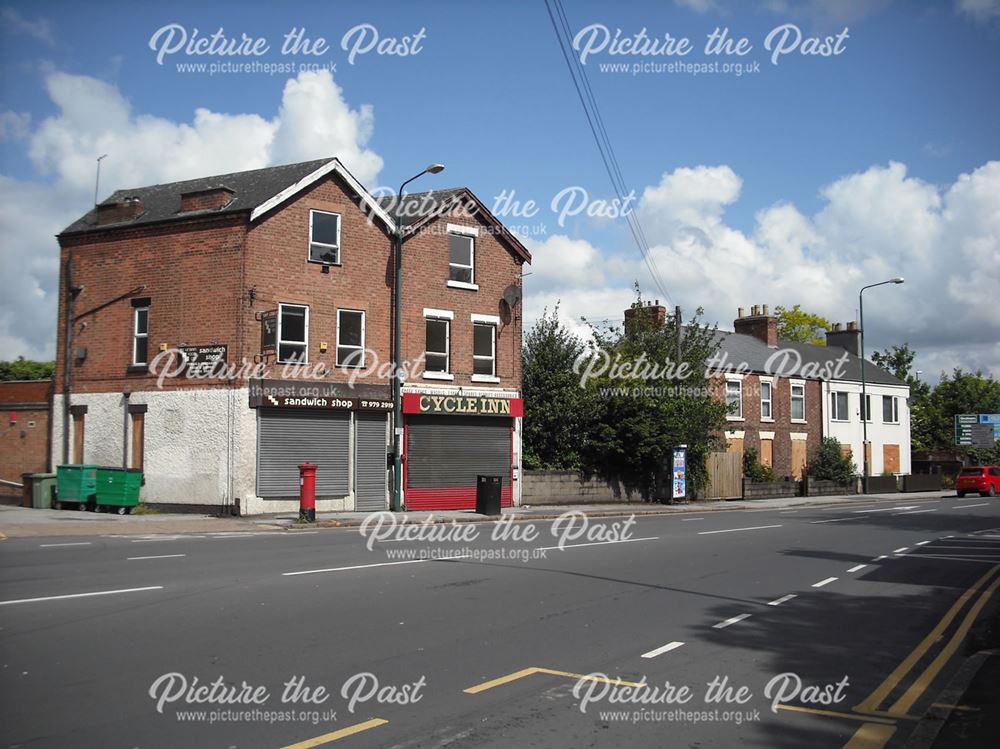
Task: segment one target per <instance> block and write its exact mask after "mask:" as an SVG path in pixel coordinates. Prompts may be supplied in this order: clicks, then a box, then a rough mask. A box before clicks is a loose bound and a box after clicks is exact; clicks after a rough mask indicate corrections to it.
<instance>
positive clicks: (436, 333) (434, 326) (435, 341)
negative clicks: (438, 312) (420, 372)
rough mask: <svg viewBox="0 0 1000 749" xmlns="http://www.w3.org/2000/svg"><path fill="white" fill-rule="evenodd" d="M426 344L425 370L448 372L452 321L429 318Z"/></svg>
mask: <svg viewBox="0 0 1000 749" xmlns="http://www.w3.org/2000/svg"><path fill="white" fill-rule="evenodd" d="M425 324H426V335H427V341H426V343H425V345H424V371H425V372H440V373H442V374H447V373H448V371H449V361H448V360H449V337H450V333H451V321H450V320H447V319H442V318H427V320H425Z"/></svg>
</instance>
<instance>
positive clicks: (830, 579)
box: [813, 577, 837, 588]
mask: <svg viewBox="0 0 1000 749" xmlns="http://www.w3.org/2000/svg"><path fill="white" fill-rule="evenodd" d="M836 579H837V578H835V577H828V578H826V580H820V581H819V582H818V583H813V587H814V588H822V587H823V586H824V585H829V584H830V583H832V582H834V581H835V580H836Z"/></svg>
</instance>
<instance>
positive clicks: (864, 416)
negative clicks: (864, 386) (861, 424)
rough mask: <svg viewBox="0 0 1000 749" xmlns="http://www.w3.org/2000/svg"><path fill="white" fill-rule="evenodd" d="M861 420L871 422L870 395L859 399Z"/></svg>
mask: <svg viewBox="0 0 1000 749" xmlns="http://www.w3.org/2000/svg"><path fill="white" fill-rule="evenodd" d="M861 420H862V421H871V420H872V397H871V396H870V395H866V396H864V397H863V398H861Z"/></svg>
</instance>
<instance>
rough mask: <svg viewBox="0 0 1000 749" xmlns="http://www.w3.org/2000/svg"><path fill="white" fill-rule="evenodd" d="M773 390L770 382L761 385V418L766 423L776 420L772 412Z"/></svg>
mask: <svg viewBox="0 0 1000 749" xmlns="http://www.w3.org/2000/svg"><path fill="white" fill-rule="evenodd" d="M771 388H772V384H771V383H770V382H761V383H760V418H762V419H764V420H765V421H770V420H771V419H773V418H774V417H773V416H772V413H773V412H772V410H771V402H772V398H771Z"/></svg>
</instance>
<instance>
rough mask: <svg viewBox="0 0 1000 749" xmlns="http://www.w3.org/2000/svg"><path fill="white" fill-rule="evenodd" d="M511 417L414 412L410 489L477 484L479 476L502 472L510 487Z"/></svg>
mask: <svg viewBox="0 0 1000 749" xmlns="http://www.w3.org/2000/svg"><path fill="white" fill-rule="evenodd" d="M510 428H511V422H510V419H496V418H484V417H477V416H411V417H409V419H408V421H407V430H408V431H407V436H406V440H407V463H406V470H407V474H406V479H407V481H406V485H407V487H408V488H413V489H422V488H449V487H455V488H458V487H471V488H473V489H474V488H475V486H476V476H477V475H478V474H484V475H489V476H502V477H503V485H504V487H509V486H510V439H511V438H510Z"/></svg>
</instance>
